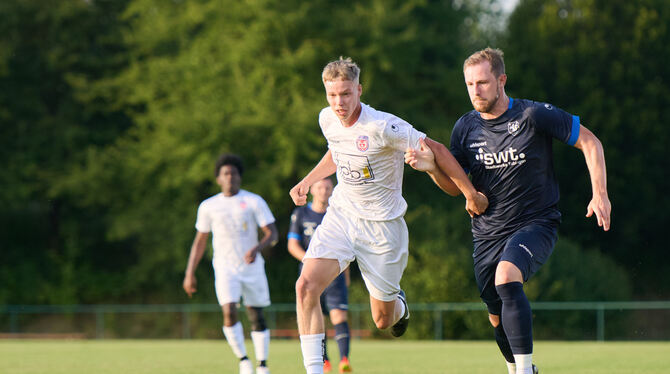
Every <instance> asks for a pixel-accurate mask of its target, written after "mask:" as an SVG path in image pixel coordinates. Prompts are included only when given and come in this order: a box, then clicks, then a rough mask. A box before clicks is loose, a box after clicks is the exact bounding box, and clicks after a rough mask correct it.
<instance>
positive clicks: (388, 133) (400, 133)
mask: <svg viewBox="0 0 670 374" xmlns="http://www.w3.org/2000/svg"><path fill="white" fill-rule="evenodd" d="M383 137H384V144H385V145H386V146H388V147H391V148H393V149H395V150H398V151H401V152H405V150H406V149H407V148H419V139H423V138H425V137H426V134H424V133H422V132H421V131H418V130H417V129H415V128H414V127H413V126H412V125H410V124H409V123H407V122H405V121H403V120H402V119H400V118H397V117H393V118H392V119H390V120H389V121H388V122H387V123H386V126H385V127H384V132H383Z"/></svg>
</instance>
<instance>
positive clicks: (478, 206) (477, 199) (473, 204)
mask: <svg viewBox="0 0 670 374" xmlns="http://www.w3.org/2000/svg"><path fill="white" fill-rule="evenodd" d="M488 207H489V199H488V198H487V197H486V195H484V194H483V193H481V192H479V191H477V194H476V195H474V196H473V197H472V198H471V199H466V200H465V210H466V211H467V212H468V214H469V215H470V217H474V216H478V215H480V214H483V213H484V212H485V211H486V208H488Z"/></svg>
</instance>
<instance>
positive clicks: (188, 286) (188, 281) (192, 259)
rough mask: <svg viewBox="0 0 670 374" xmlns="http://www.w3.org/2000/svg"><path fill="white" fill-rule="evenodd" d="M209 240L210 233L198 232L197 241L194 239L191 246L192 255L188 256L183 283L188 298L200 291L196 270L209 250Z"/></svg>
mask: <svg viewBox="0 0 670 374" xmlns="http://www.w3.org/2000/svg"><path fill="white" fill-rule="evenodd" d="M207 238H209V233H208V232H200V231H198V232H196V234H195V239H193V244H192V245H191V253H190V254H189V255H188V264H187V265H186V272H185V274H184V281H183V282H182V287H183V288H184V291H185V292H186V294H188V297H191V296H193V294H194V293H195V292H196V291H197V290H198V281H197V280H196V279H195V269H196V268H197V267H198V264H199V263H200V260H201V259H202V255H203V254H205V249H207Z"/></svg>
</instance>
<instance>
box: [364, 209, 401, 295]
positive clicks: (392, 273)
mask: <svg viewBox="0 0 670 374" xmlns="http://www.w3.org/2000/svg"><path fill="white" fill-rule="evenodd" d="M408 244H409V234H408V231H407V225H406V224H405V220H404V219H402V217H401V218H397V219H394V220H391V221H366V220H360V222H359V236H357V238H356V241H355V246H354V251H355V253H356V261H358V267H359V269H360V271H361V276H362V277H363V281H364V282H365V286H366V287H367V289H368V292H369V293H370V296H372V297H373V298H375V299H377V300H380V301H384V302H389V301H394V300H395V299H396V296H397V295H398V293H399V292H400V279H401V278H402V274H403V272H404V271H405V268H406V267H407V258H408Z"/></svg>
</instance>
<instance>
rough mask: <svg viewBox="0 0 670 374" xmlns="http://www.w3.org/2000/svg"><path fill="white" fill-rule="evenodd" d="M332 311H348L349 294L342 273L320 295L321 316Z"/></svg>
mask: <svg viewBox="0 0 670 374" xmlns="http://www.w3.org/2000/svg"><path fill="white" fill-rule="evenodd" d="M333 309H341V310H348V309H349V292H348V290H347V280H346V279H345V278H344V272H342V273H340V275H338V276H337V278H335V280H334V281H333V283H331V284H330V285H329V286H328V287H326V289H325V290H323V293H322V294H321V311H322V312H323V314H328V313H329V312H330V311H331V310H333Z"/></svg>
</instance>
